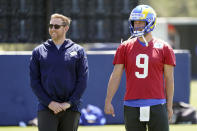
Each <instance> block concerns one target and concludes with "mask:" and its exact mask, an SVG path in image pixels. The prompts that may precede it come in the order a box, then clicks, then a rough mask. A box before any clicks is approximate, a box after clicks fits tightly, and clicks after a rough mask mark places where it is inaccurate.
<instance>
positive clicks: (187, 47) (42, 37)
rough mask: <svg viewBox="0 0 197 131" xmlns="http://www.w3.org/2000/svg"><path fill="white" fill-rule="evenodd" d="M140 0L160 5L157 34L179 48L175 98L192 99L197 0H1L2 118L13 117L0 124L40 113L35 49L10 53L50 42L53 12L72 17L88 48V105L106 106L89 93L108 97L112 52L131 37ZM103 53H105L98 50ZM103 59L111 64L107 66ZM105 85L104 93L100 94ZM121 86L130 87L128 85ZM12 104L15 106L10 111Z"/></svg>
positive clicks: (75, 33) (73, 35)
mask: <svg viewBox="0 0 197 131" xmlns="http://www.w3.org/2000/svg"><path fill="white" fill-rule="evenodd" d="M139 4H148V5H150V6H152V7H153V8H154V9H155V11H156V13H157V16H158V19H157V27H156V28H155V30H154V31H153V35H154V36H155V37H159V38H161V39H163V40H165V41H167V42H168V43H169V44H170V45H171V46H172V47H173V48H174V49H175V53H176V55H177V56H176V57H177V67H176V68H175V74H176V78H175V80H176V81H175V85H176V87H175V88H176V89H175V91H176V92H175V100H177V102H180V101H183V102H185V103H190V80H191V79H192V80H193V79H196V78H197V68H196V67H197V38H196V36H197V0H0V51H2V52H0V61H1V64H0V72H1V75H0V81H1V85H0V88H1V89H2V90H1V92H0V99H1V101H0V104H2V105H8V106H7V108H5V109H1V110H0V116H1V117H3V118H6V120H7V121H9V122H5V121H4V120H0V125H15V124H16V123H17V122H18V121H20V120H24V121H26V122H27V121H28V120H30V119H33V117H35V116H36V113H35V111H36V109H35V108H36V102H35V96H34V95H33V94H32V92H31V90H30V88H29V79H28V61H29V58H30V55H31V52H20V53H16V52H15V53H11V54H10V53H8V51H32V50H33V48H34V47H35V46H37V45H38V44H40V43H41V42H43V41H46V40H47V39H48V38H49V34H48V24H49V20H50V16H51V14H53V13H61V14H63V15H66V16H68V17H70V18H71V19H72V22H71V26H70V29H69V31H68V34H67V38H70V39H72V40H73V41H75V42H76V43H78V44H81V45H82V46H84V47H85V48H86V50H87V53H88V59H89V66H90V76H91V77H90V80H89V85H88V86H89V87H92V88H89V87H88V90H87V91H86V94H85V96H84V98H85V99H86V100H87V99H88V101H85V104H89V103H90V104H93V103H95V101H96V102H98V103H97V104H98V106H99V107H100V108H103V102H104V100H103V101H101V99H97V100H95V99H94V98H93V99H89V94H91V96H95V95H99V96H100V97H102V99H104V97H105V91H106V85H107V82H108V79H109V76H110V73H111V71H112V68H113V67H112V60H113V55H114V52H110V51H111V50H116V48H117V47H118V45H119V44H120V41H121V39H123V40H126V39H128V37H129V36H130V31H129V25H128V18H129V15H130V12H131V10H132V9H133V8H134V7H135V6H136V5H139ZM95 51H97V53H95ZM99 51H105V53H100V54H99ZM106 52H107V53H106ZM19 54H20V55H19ZM96 54H97V55H96ZM107 54H108V55H107ZM106 55H107V56H106ZM95 61H96V62H95ZM98 63H100V64H101V63H105V64H106V65H104V68H103V67H102V66H100V65H99V64H98ZM101 70H102V71H101ZM18 76H20V77H18ZM124 80H125V77H124V78H123V82H124ZM95 81H96V82H95ZM123 82H122V83H123ZM96 83H97V84H96ZM99 84H101V85H99ZM101 86H102V87H104V89H103V91H102V92H95V90H98V91H99V90H100V87H101ZM121 86H123V87H125V84H124V83H123V84H121ZM93 87H94V88H93ZM93 92H94V93H93ZM99 93H100V94H99ZM123 95H124V90H120V91H119V93H118V94H117V95H116V97H115V102H117V101H118V104H117V105H116V108H119V107H118V106H119V105H121V104H122V101H121V102H120V99H119V98H122V97H123ZM4 99H6V100H5V101H3V100H4ZM31 102H32V103H33V104H32V103H31ZM13 106H14V108H15V109H16V110H15V111H13V112H12V113H13V114H8V113H7V112H8V111H12V108H13ZM16 107H17V108H16ZM196 107H197V103H196ZM121 111H122V110H120V112H121ZM20 114H21V115H20ZM11 119H12V120H11ZM107 120H108V122H109V121H110V122H111V123H121V122H122V116H121V115H120V116H117V118H116V119H113V118H109V117H107ZM110 122H109V123H110Z"/></svg>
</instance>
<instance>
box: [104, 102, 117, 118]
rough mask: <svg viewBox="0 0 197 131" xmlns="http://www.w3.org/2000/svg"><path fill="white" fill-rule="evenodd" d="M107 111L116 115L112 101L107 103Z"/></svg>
mask: <svg viewBox="0 0 197 131" xmlns="http://www.w3.org/2000/svg"><path fill="white" fill-rule="evenodd" d="M105 113H106V114H108V115H112V116H113V117H115V113H114V107H113V105H112V104H111V103H105Z"/></svg>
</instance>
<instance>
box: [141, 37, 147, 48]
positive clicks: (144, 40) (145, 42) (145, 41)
mask: <svg viewBox="0 0 197 131" xmlns="http://www.w3.org/2000/svg"><path fill="white" fill-rule="evenodd" d="M142 38H143V39H144V42H145V44H146V47H148V42H147V41H146V39H145V37H144V35H142Z"/></svg>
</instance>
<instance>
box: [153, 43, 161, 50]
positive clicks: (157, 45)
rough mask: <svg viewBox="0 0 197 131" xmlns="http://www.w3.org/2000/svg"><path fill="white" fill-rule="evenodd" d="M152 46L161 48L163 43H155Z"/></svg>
mask: <svg viewBox="0 0 197 131" xmlns="http://www.w3.org/2000/svg"><path fill="white" fill-rule="evenodd" d="M154 48H158V49H161V48H163V44H162V43H155V44H154Z"/></svg>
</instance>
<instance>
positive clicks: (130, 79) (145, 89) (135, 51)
mask: <svg viewBox="0 0 197 131" xmlns="http://www.w3.org/2000/svg"><path fill="white" fill-rule="evenodd" d="M113 64H114V65H115V64H124V66H125V72H126V93H125V98H124V99H125V100H133V99H165V89H164V75H163V74H164V64H167V65H173V66H175V65H176V62H175V55H174V52H173V49H172V48H171V47H170V46H169V45H168V44H167V43H166V42H164V41H162V40H160V39H156V38H153V39H152V40H151V41H150V42H149V43H148V47H144V46H142V45H141V44H140V43H139V41H138V40H137V38H134V39H130V40H127V41H125V42H123V43H122V44H121V45H120V46H119V47H118V49H117V51H116V54H115V57H114V61H113Z"/></svg>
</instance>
